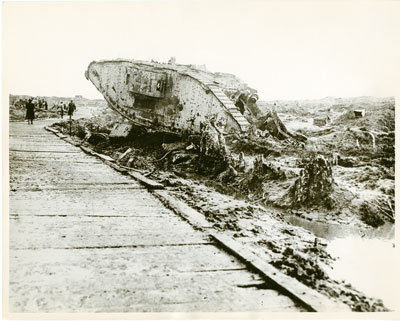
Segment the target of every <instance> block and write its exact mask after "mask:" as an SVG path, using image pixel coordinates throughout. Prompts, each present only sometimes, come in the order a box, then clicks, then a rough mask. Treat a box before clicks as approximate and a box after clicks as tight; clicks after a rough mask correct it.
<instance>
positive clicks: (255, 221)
mask: <svg viewBox="0 0 400 321" xmlns="http://www.w3.org/2000/svg"><path fill="white" fill-rule="evenodd" d="M284 107H285V108H282V110H281V111H282V113H279V117H280V118H281V119H282V121H283V122H284V123H285V125H286V126H287V128H288V129H289V130H293V131H297V132H298V133H301V134H302V135H305V136H306V137H307V138H308V140H307V142H306V143H304V142H298V141H296V140H291V139H284V140H280V139H277V138H275V137H274V136H273V135H271V133H269V132H268V131H264V132H262V131H255V132H252V133H250V134H248V135H247V136H237V135H232V136H229V135H228V136H226V137H225V140H226V143H227V146H228V147H229V157H230V161H229V162H225V158H224V157H222V158H221V157H219V156H218V155H215V153H214V154H213V153H211V152H209V151H206V152H204V146H203V145H202V139H204V137H203V136H193V135H187V136H184V137H178V136H176V135H172V134H168V133H160V132H152V131H148V130H145V129H143V128H133V129H132V131H131V133H130V135H129V136H128V137H127V138H124V139H122V138H120V139H112V138H110V137H109V134H110V132H111V130H112V128H113V127H114V126H115V125H116V124H118V123H120V122H123V119H122V118H121V117H120V116H118V115H117V114H114V113H113V112H112V111H111V110H108V109H102V112H101V116H96V117H92V118H90V119H87V118H81V119H78V120H73V122H72V124H71V133H72V136H73V138H74V140H76V141H77V142H79V143H81V144H83V145H88V146H91V148H93V149H94V150H95V151H97V152H99V153H103V154H106V155H108V156H111V157H113V158H114V159H115V160H116V161H117V163H118V164H120V165H122V166H125V167H127V168H132V170H136V171H140V172H142V173H143V174H144V175H146V176H148V177H150V178H153V179H155V180H157V181H160V182H162V183H163V184H164V185H165V186H168V187H169V188H170V189H171V191H173V193H175V194H176V196H177V197H178V198H179V199H182V200H185V201H186V202H187V203H188V204H189V205H190V206H192V207H193V208H195V209H196V210H198V211H199V212H201V213H203V214H204V216H205V217H206V218H207V220H209V221H210V222H212V223H213V226H214V228H215V229H217V230H219V231H221V232H223V233H226V234H228V235H230V236H232V237H234V238H235V239H237V240H239V241H241V242H243V243H244V244H246V245H247V246H248V248H249V249H250V250H251V251H253V252H254V253H255V254H257V255H258V256H260V257H261V258H263V259H264V260H266V261H267V262H269V263H271V264H273V265H274V266H275V267H277V268H278V269H280V270H281V271H283V272H284V273H286V274H288V275H290V276H292V277H294V278H296V279H298V280H299V281H301V282H302V283H304V284H306V285H307V286H309V287H311V288H314V289H316V290H317V291H319V292H321V293H323V294H326V295H328V296H329V297H331V298H332V299H333V300H338V301H341V302H344V303H346V304H348V305H349V306H350V307H351V308H352V310H353V311H385V310H387V308H385V306H384V305H383V302H382V301H381V300H377V299H373V298H368V297H366V296H365V295H364V294H362V293H361V292H359V291H357V290H356V289H354V288H353V287H352V286H351V285H350V284H348V283H346V282H344V281H341V280H333V279H332V278H330V277H329V276H328V273H327V270H329V269H330V268H331V265H332V263H333V262H334V260H335V258H333V257H331V256H330V255H329V253H328V252H327V251H326V245H327V240H325V239H323V238H317V237H315V235H314V234H312V233H310V232H308V231H307V230H305V229H303V228H301V227H297V226H293V225H291V224H289V223H287V219H286V218H287V217H291V216H298V217H301V218H304V219H306V220H309V221H317V222H322V223H330V224H331V223H334V224H338V225H343V226H344V225H351V226H354V227H356V228H357V229H359V230H360V231H363V230H365V231H367V230H370V229H373V228H376V227H378V226H380V225H382V224H385V223H394V100H391V99H389V100H387V101H379V102H376V101H373V102H372V103H370V102H368V103H364V104H363V105H361V107H362V108H364V109H365V110H366V114H365V116H364V117H361V118H355V116H354V111H353V110H354V109H355V106H354V105H348V104H347V105H346V104H338V105H332V104H330V105H327V106H325V107H324V106H323V107H322V108H321V106H320V105H318V106H317V107H318V108H310V106H307V109H302V108H298V107H299V106H298V104H296V105H294V106H293V107H290V104H289V106H287V105H285V106H284ZM358 108H360V106H358ZM327 116H329V118H330V120H329V122H328V123H327V124H326V125H324V126H322V127H321V126H315V125H313V119H314V118H321V117H327ZM53 126H54V127H57V128H58V129H60V130H62V131H63V132H64V133H65V134H68V133H69V130H70V124H69V123H68V122H66V121H62V122H58V123H55V124H54V125H53ZM321 162H322V163H321ZM317 164H322V165H321V166H322V167H319V165H317ZM321 172H322V174H321ZM318 175H320V176H318ZM310 176H315V177H317V176H318V179H315V180H314V181H313V180H312V179H311V180H310V179H309V177H310ZM313 184H314V185H315V186H314V187H313ZM304 185H306V186H304Z"/></svg>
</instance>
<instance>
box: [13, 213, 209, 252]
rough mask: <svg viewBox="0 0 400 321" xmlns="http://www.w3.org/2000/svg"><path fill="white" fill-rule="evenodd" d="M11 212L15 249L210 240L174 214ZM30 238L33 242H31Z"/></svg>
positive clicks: (205, 241) (149, 244) (178, 242)
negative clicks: (99, 214)
mask: <svg viewBox="0 0 400 321" xmlns="http://www.w3.org/2000/svg"><path fill="white" fill-rule="evenodd" d="M93 214H94V215H93V216H80V215H65V216H54V215H53V216H27V215H24V216H11V217H10V220H11V221H12V223H13V224H11V225H10V248H11V249H28V248H29V249H45V248H54V249H55V248H99V247H115V248H119V247H141V246H160V245H162V246H166V245H168V244H173V245H174V244H175V245H179V244H181V245H184V244H194V243H196V244H200V243H204V244H205V243H210V240H209V239H208V238H207V236H204V235H203V234H201V233H199V232H196V231H193V228H192V227H191V226H190V225H188V224H187V223H186V222H184V221H183V220H182V219H181V218H179V217H177V216H175V215H173V214H172V213H170V215H168V216H167V215H164V216H159V217H146V216H140V215H139V216H130V217H129V216H119V217H117V216H95V214H96V213H95V212H94V213H93ZM27 240H29V242H27Z"/></svg>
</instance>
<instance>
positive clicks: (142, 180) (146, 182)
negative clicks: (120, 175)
mask: <svg viewBox="0 0 400 321" xmlns="http://www.w3.org/2000/svg"><path fill="white" fill-rule="evenodd" d="M128 175H129V176H131V177H133V178H134V179H136V180H138V181H139V182H140V183H141V184H143V185H144V186H146V187H147V188H149V189H163V188H164V185H163V184H161V183H158V182H156V181H154V180H152V179H150V178H147V177H146V176H143V175H141V174H139V173H137V172H133V171H131V172H128Z"/></svg>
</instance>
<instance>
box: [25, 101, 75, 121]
mask: <svg viewBox="0 0 400 321" xmlns="http://www.w3.org/2000/svg"><path fill="white" fill-rule="evenodd" d="M35 105H36V106H37V107H38V108H39V109H41V108H42V107H43V108H44V109H45V110H47V109H48V104H47V101H46V100H44V99H38V100H37V101H36V102H34V101H33V98H29V99H28V101H27V102H25V108H26V117H25V118H26V119H27V120H28V124H33V120H34V119H35V107H36V106H35ZM52 109H56V110H57V112H59V113H60V117H61V118H63V116H64V113H65V112H66V113H67V114H68V116H69V118H70V119H71V118H72V115H73V114H74V112H75V110H76V105H75V103H74V102H73V100H72V99H71V101H70V102H69V104H68V106H66V105H65V104H64V103H62V102H61V103H58V104H56V105H54V106H53V107H52Z"/></svg>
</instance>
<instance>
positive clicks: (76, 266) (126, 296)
mask: <svg viewBox="0 0 400 321" xmlns="http://www.w3.org/2000/svg"><path fill="white" fill-rule="evenodd" d="M199 251H200V252H199ZM204 251H205V252H204ZM210 257H212V258H213V259H212V260H210ZM212 266H213V267H215V268H216V270H215V271H214V272H206V271H207V270H206V271H202V269H209V267H212ZM224 267H226V268H228V269H232V271H224V270H223V269H224ZM242 267H243V265H241V264H240V263H238V262H231V261H230V258H229V256H227V255H225V254H224V253H221V252H220V251H219V250H217V249H216V248H215V247H213V246H195V247H165V248H163V249H162V250H160V249H157V248H146V249H131V248H121V249H97V250H42V251H35V252H33V251H14V253H12V255H11V258H10V268H11V271H10V278H11V280H14V282H12V283H11V284H10V303H11V310H12V311H13V312H39V311H40V312H61V311H62V312H65V311H68V312H135V311H140V312H146V311H159V312H161V311H187V312H193V311H253V310H255V311H271V310H272V311H283V310H285V311H287V310H289V311H299V310H300V309H299V308H298V307H296V305H295V304H294V303H293V301H292V300H290V299H289V298H287V297H285V296H281V295H279V294H278V293H277V292H276V291H275V290H273V289H257V288H255V287H243V286H246V285H251V284H257V283H259V282H260V280H259V278H258V277H257V275H255V274H252V273H249V272H248V271H245V270H233V269H240V268H242ZM15 281H17V282H15ZM38 288H39V289H40V291H39V292H38V291H37V289H38ZM22 302H24V304H21V303H22ZM44 303H45V304H44ZM174 307H175V308H174ZM193 309H196V310H193ZM203 309H204V310H203Z"/></svg>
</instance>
